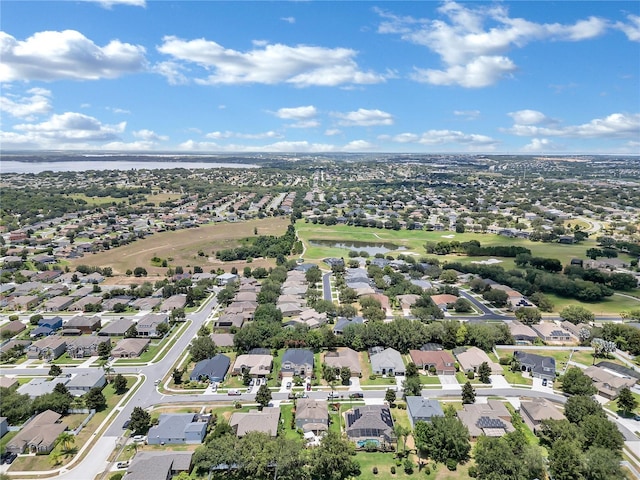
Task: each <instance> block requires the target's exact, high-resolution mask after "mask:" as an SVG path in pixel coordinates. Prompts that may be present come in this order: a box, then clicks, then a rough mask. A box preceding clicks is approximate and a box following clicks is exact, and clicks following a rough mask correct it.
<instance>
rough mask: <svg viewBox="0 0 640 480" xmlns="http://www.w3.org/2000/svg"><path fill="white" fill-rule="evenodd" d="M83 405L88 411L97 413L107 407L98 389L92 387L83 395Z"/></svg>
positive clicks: (100, 390) (105, 400)
mask: <svg viewBox="0 0 640 480" xmlns="http://www.w3.org/2000/svg"><path fill="white" fill-rule="evenodd" d="M84 403H85V405H86V406H87V408H88V409H90V410H91V409H92V410H95V411H96V412H99V411H100V410H104V408H105V407H106V406H107V399H106V398H105V397H104V394H103V393H102V389H101V388H100V387H93V388H92V389H91V390H89V391H88V392H87V393H85V394H84Z"/></svg>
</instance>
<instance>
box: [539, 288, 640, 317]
mask: <svg viewBox="0 0 640 480" xmlns="http://www.w3.org/2000/svg"><path fill="white" fill-rule="evenodd" d="M628 293H629V294H630V295H635V296H637V295H640V290H638V289H636V290H634V291H632V292H628ZM545 297H547V298H548V299H549V300H551V302H553V304H554V308H553V311H554V314H557V313H559V312H560V311H561V310H562V309H563V308H565V307H567V306H569V305H578V306H581V307H585V308H587V309H588V310H590V311H592V312H593V313H594V314H595V315H596V316H602V315H614V314H619V313H620V312H623V311H625V310H631V309H634V308H640V299H635V298H629V297H624V296H622V295H613V296H612V297H607V298H605V299H604V300H602V301H601V302H595V303H584V302H581V301H579V300H575V299H572V298H563V297H559V296H557V295H553V294H548V293H545Z"/></svg>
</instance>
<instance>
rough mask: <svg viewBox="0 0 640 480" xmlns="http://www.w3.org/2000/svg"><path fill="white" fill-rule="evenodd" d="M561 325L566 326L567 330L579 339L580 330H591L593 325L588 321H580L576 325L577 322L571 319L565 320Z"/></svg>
mask: <svg viewBox="0 0 640 480" xmlns="http://www.w3.org/2000/svg"><path fill="white" fill-rule="evenodd" d="M560 326H561V327H562V328H564V329H565V330H567V331H568V332H569V333H571V335H573V336H574V337H576V338H577V339H580V332H581V331H582V330H586V331H587V332H591V325H588V324H586V323H578V324H577V325H576V324H575V323H571V322H570V321H568V320H565V321H564V322H562V323H561V324H560ZM587 338H588V337H587Z"/></svg>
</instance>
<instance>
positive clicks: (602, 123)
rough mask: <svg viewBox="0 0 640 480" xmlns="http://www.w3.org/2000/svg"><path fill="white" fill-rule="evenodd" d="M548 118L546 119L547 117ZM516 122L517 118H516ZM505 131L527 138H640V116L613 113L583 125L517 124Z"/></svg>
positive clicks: (636, 114)
mask: <svg viewBox="0 0 640 480" xmlns="http://www.w3.org/2000/svg"><path fill="white" fill-rule="evenodd" d="M545 118H546V117H545ZM514 120H515V118H514ZM503 131H505V132H508V133H512V134H514V135H518V136H525V137H567V138H585V139H588V138H631V139H636V138H640V114H638V113H635V114H626V113H612V114H611V115H608V116H606V117H604V118H595V119H593V120H591V121H590V122H588V123H583V124H581V125H567V126H561V125H557V124H553V125H550V126H538V125H537V124H520V123H517V122H516V123H515V124H514V125H513V126H512V127H511V128H508V129H503Z"/></svg>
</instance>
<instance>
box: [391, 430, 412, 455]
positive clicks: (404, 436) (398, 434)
mask: <svg viewBox="0 0 640 480" xmlns="http://www.w3.org/2000/svg"><path fill="white" fill-rule="evenodd" d="M393 433H394V434H395V436H396V438H397V439H398V441H397V442H396V452H399V448H400V439H402V452H403V453H404V449H405V447H406V443H407V436H408V435H409V433H411V430H409V429H408V428H405V427H403V426H402V425H400V424H399V423H395V424H394V425H393Z"/></svg>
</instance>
